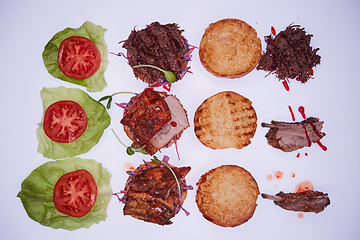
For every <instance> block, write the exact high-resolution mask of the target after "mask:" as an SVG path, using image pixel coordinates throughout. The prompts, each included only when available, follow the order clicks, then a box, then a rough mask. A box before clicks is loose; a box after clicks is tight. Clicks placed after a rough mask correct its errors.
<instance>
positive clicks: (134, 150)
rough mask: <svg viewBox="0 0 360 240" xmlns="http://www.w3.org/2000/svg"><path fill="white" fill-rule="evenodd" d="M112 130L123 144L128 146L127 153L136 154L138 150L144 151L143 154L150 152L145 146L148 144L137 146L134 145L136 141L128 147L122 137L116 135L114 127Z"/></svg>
mask: <svg viewBox="0 0 360 240" xmlns="http://www.w3.org/2000/svg"><path fill="white" fill-rule="evenodd" d="M111 131H112V132H113V133H114V135H115V137H116V138H117V140H118V141H119V142H120V143H121V145H123V146H124V147H125V148H126V153H127V154H128V155H133V154H135V153H136V152H139V153H142V154H145V155H147V154H149V153H148V152H146V151H145V149H144V148H145V147H146V145H143V146H141V147H135V146H134V143H133V144H131V146H130V147H128V146H126V145H125V144H124V143H123V142H122V141H121V140H120V138H119V137H118V136H117V135H116V133H115V131H114V129H111Z"/></svg>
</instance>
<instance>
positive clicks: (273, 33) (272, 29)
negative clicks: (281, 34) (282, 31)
mask: <svg viewBox="0 0 360 240" xmlns="http://www.w3.org/2000/svg"><path fill="white" fill-rule="evenodd" d="M271 33H272V35H274V36H275V35H276V31H275V28H274V27H273V26H271Z"/></svg>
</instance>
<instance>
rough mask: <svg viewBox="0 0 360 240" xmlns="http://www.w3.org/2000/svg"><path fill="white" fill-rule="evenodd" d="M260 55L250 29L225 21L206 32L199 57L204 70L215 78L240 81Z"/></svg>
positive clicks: (230, 20) (244, 25) (258, 45)
mask: <svg viewBox="0 0 360 240" xmlns="http://www.w3.org/2000/svg"><path fill="white" fill-rule="evenodd" d="M261 51H262V49H261V40H260V38H258V37H257V32H256V30H255V29H254V28H253V27H251V26H250V25H249V24H247V23H246V22H244V21H242V20H239V19H233V18H227V19H222V20H219V21H217V22H215V23H211V24H210V25H209V27H208V28H206V30H205V33H204V35H203V37H202V39H201V42H200V47H199V57H200V61H201V63H202V65H203V66H204V68H205V69H206V70H208V71H209V72H210V73H212V74H213V75H215V76H216V77H223V78H240V77H243V76H245V75H246V74H248V73H249V72H251V71H252V70H253V69H254V68H255V67H256V66H257V64H258V62H259V61H260V58H261V54H262V53H261Z"/></svg>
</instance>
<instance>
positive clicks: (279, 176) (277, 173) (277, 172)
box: [274, 171, 283, 179]
mask: <svg viewBox="0 0 360 240" xmlns="http://www.w3.org/2000/svg"><path fill="white" fill-rule="evenodd" d="M274 177H275V178H276V179H280V178H282V177H283V172H282V171H276V172H275V174H274Z"/></svg>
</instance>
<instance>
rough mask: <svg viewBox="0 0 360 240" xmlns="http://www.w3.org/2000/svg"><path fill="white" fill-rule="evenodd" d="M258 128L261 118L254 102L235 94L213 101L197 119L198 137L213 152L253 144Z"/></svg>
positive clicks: (204, 105)
mask: <svg viewBox="0 0 360 240" xmlns="http://www.w3.org/2000/svg"><path fill="white" fill-rule="evenodd" d="M256 128H257V116H256V112H255V109H254V108H253V107H252V105H251V101H250V100H249V99H247V98H245V97H244V96H242V95H240V94H238V93H235V92H232V91H225V92H220V93H218V94H215V95H213V96H211V97H209V98H208V99H206V100H205V101H204V102H203V103H202V104H201V105H200V106H199V107H198V109H197V110H196V112H195V116H194V131H195V135H196V137H197V138H198V139H199V141H200V142H201V143H202V144H204V145H205V146H206V147H209V148H212V149H225V148H237V149H241V148H243V147H245V146H247V145H249V144H250V143H251V141H250V139H251V138H252V137H253V136H254V134H255V131H256Z"/></svg>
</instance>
